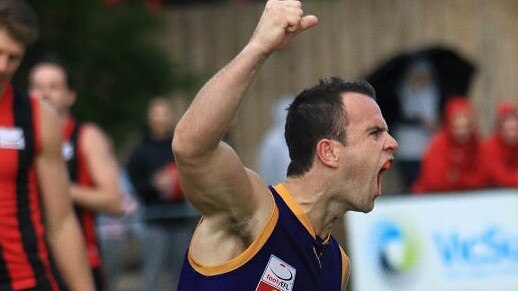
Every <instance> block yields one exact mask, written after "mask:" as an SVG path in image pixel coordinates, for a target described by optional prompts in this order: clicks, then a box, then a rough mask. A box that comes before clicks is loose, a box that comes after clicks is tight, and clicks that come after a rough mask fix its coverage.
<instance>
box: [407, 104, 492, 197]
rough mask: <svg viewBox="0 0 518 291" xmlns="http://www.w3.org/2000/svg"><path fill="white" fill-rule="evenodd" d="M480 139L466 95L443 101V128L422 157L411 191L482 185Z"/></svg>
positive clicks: (455, 189) (469, 187)
mask: <svg viewBox="0 0 518 291" xmlns="http://www.w3.org/2000/svg"><path fill="white" fill-rule="evenodd" d="M479 148H480V138H479V135H478V129H477V124H476V120H475V113H474V110H473V107H472V105H471V103H470V101H469V100H468V98H466V97H461V96H459V97H454V98H452V99H450V100H449V101H448V103H446V107H445V110H444V116H443V125H442V128H441V129H440V130H439V131H438V132H437V133H436V134H435V135H434V136H433V138H432V139H431V141H430V144H429V145H428V148H427V149H426V151H425V153H424V156H423V166H422V170H421V174H420V176H419V178H418V179H417V181H416V182H415V183H414V184H413V185H412V192H413V193H424V192H445V191H462V190H467V189H477V188H482V187H483V186H484V185H485V182H484V176H483V174H482V171H481V170H480V167H479V165H478V163H477V156H478V151H479Z"/></svg>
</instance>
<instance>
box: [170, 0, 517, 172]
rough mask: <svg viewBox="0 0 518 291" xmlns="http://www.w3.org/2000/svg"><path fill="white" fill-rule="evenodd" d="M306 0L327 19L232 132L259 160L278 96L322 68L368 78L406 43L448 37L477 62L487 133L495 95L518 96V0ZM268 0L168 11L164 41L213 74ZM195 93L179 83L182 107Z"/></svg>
mask: <svg viewBox="0 0 518 291" xmlns="http://www.w3.org/2000/svg"><path fill="white" fill-rule="evenodd" d="M304 2H305V4H304V5H305V11H306V12H307V13H311V14H315V15H317V16H318V17H319V20H320V23H319V25H318V26H317V27H316V28H314V29H313V30H311V31H308V32H307V33H304V34H302V35H299V36H298V38H297V39H296V40H295V42H294V43H292V44H291V45H290V46H289V47H287V48H285V49H284V50H283V51H281V52H279V53H278V54H276V55H274V56H273V57H272V58H271V59H269V60H268V61H267V63H266V64H265V66H264V67H263V68H262V69H261V71H260V73H259V74H258V76H257V78H256V80H255V81H254V83H253V84H252V86H251V88H250V90H249V91H248V93H247V97H246V100H245V101H244V103H243V106H242V109H241V111H240V113H239V116H238V119H237V123H236V126H235V128H234V130H233V132H232V135H233V138H234V141H235V145H236V149H237V150H238V151H239V153H240V155H241V156H242V157H243V159H244V161H245V163H246V164H247V165H248V166H250V167H252V168H254V166H255V155H256V151H257V146H258V143H259V140H260V139H261V137H262V136H263V134H264V133H265V131H266V130H267V128H268V126H269V125H270V108H271V104H272V103H273V102H274V100H275V99H276V98H278V97H279V96H280V95H283V94H295V93H298V92H300V91H301V90H302V89H304V88H307V87H309V86H311V85H313V84H314V83H315V82H316V81H317V80H318V79H320V78H326V77H329V76H334V75H337V76H341V77H343V78H346V79H357V78H360V77H361V76H363V75H365V74H366V73H367V72H369V70H371V69H373V68H374V67H375V66H376V65H378V64H379V63H381V62H382V61H384V60H385V59H387V58H389V57H391V56H393V55H395V54H397V53H399V52H401V51H402V50H409V49H415V48H419V47H425V46H428V45H434V44H439V45H445V46H448V47H451V48H453V49H455V50H457V51H458V52H460V53H461V54H462V55H463V56H464V57H465V58H467V59H468V60H470V61H472V62H473V63H475V64H476V65H477V67H478V71H477V74H476V76H475V79H474V82H473V84H472V87H471V91H470V95H471V97H472V98H473V100H474V101H475V104H476V108H477V111H478V113H479V119H480V125H481V128H482V132H483V133H484V134H487V133H488V132H489V131H490V129H491V127H492V121H493V108H494V105H495V103H496V102H497V101H498V100H500V99H501V98H503V97H510V98H513V99H515V100H516V99H518V86H516V83H515V80H514V78H515V77H516V76H518V29H517V28H518V1H515V0H487V1H486V0H434V1H429V0H344V1H322V2H319V1H304ZM263 5H264V4H262V3H257V4H249V5H238V4H236V3H229V4H225V5H218V6H203V7H191V8H182V9H175V10H173V11H170V12H167V25H168V27H167V29H168V31H169V32H168V34H167V35H164V38H163V43H164V45H165V46H166V47H167V48H168V49H169V50H170V52H171V55H172V56H173V58H174V59H175V60H176V62H177V63H178V64H179V65H180V66H181V67H182V68H183V70H184V71H185V72H186V73H189V74H194V75H196V76H200V78H201V79H202V80H204V81H205V80H207V79H208V78H209V77H210V76H211V75H212V74H214V73H215V72H216V71H217V70H218V69H220V68H221V67H222V66H224V65H225V64H226V63H227V62H228V61H230V60H231V58H232V57H233V56H234V55H235V54H236V53H237V52H238V51H239V50H240V49H241V48H242V47H243V45H244V44H245V43H246V42H247V41H248V39H249V37H250V36H251V34H252V32H253V29H254V27H255V24H256V23H257V21H258V19H259V16H260V14H261V12H262V9H263ZM195 93H196V92H174V93H173V95H174V96H175V97H176V98H175V102H176V104H177V109H178V110H179V113H181V112H182V111H183V110H184V109H185V108H186V106H187V105H188V103H189V102H190V100H191V99H192V98H193V97H194V95H195Z"/></svg>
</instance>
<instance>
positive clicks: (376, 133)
mask: <svg viewBox="0 0 518 291" xmlns="http://www.w3.org/2000/svg"><path fill="white" fill-rule="evenodd" d="M385 130H386V129H385V128H382V127H375V128H373V129H372V130H371V131H370V132H369V135H370V136H373V137H374V138H376V139H377V138H379V137H381V136H382V135H383V133H384V132H385Z"/></svg>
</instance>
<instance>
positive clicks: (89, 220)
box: [29, 58, 123, 290]
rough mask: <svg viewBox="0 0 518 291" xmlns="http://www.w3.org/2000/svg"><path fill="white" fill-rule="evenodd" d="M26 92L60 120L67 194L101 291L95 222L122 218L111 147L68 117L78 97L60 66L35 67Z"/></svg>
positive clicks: (96, 132)
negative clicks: (107, 216)
mask: <svg viewBox="0 0 518 291" xmlns="http://www.w3.org/2000/svg"><path fill="white" fill-rule="evenodd" d="M29 86H30V93H31V94H32V95H33V96H35V97H38V98H40V99H42V100H45V101H47V102H48V103H49V104H51V105H52V106H53V107H54V109H55V110H56V112H57V113H58V115H59V117H60V121H61V123H60V125H61V130H62V133H63V137H64V143H63V146H62V154H63V157H64V159H65V161H66V162H67V165H68V174H69V177H70V180H71V181H72V184H71V187H70V194H71V196H72V201H73V202H74V206H75V210H76V214H77V217H78V219H79V222H80V224H81V227H82V230H83V235H84V238H85V241H86V247H87V252H88V260H89V262H90V267H91V268H92V272H93V275H94V280H95V284H96V289H97V290H106V289H107V282H106V278H105V274H104V270H103V268H102V258H101V250H100V245H99V242H98V238H97V233H96V230H97V229H96V218H97V217H96V216H97V214H99V213H107V214H111V215H120V214H122V213H123V196H122V191H121V189H120V185H119V179H118V173H119V172H118V169H119V165H118V161H117V159H116V157H115V155H114V153H113V150H112V146H111V141H110V140H109V138H108V136H107V135H106V134H105V133H104V132H103V131H102V130H101V129H100V128H99V127H97V126H95V125H94V124H92V123H83V122H79V121H78V120H76V119H75V118H74V117H73V116H72V115H71V114H70V109H71V107H72V106H73V105H74V103H75V101H76V97H77V96H76V92H75V91H74V85H73V81H72V80H71V76H70V74H69V72H68V70H67V68H66V66H65V65H63V64H62V63H61V62H60V61H59V60H57V59H55V58H49V59H46V60H42V61H40V62H38V63H36V64H35V65H34V66H33V68H32V69H31V72H30V75H29Z"/></svg>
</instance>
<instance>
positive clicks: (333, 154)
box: [315, 139, 338, 168]
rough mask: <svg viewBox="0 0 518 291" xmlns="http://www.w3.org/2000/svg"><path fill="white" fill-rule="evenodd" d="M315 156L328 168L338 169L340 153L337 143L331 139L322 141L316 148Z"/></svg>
mask: <svg viewBox="0 0 518 291" xmlns="http://www.w3.org/2000/svg"><path fill="white" fill-rule="evenodd" d="M315 155H316V156H317V157H318V159H319V160H320V161H321V162H322V163H323V164H324V165H326V166H328V167H333V168H336V167H338V153H337V148H336V142H335V141H333V140H330V139H321V140H320V141H319V142H318V143H317V146H316V150H315Z"/></svg>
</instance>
